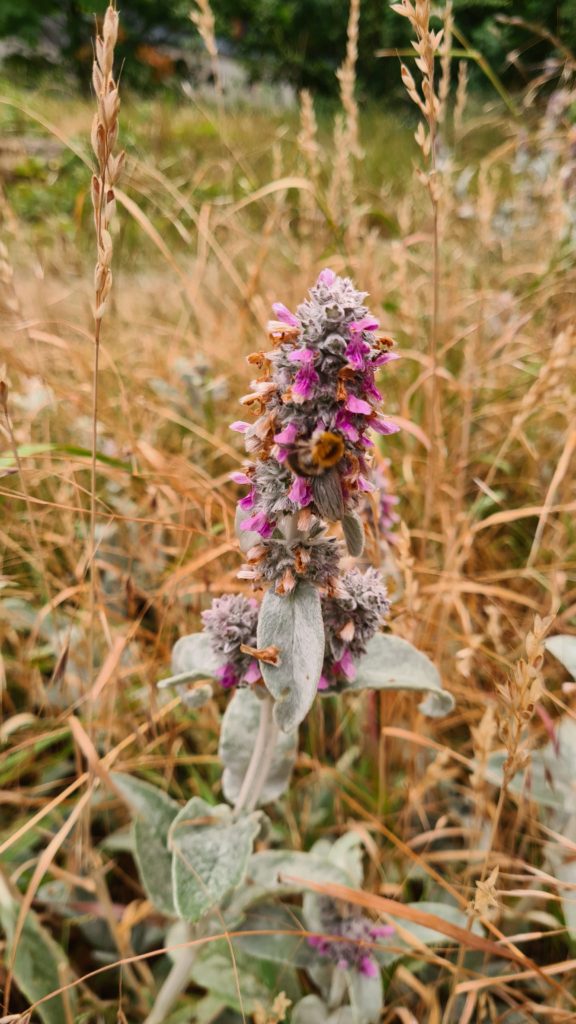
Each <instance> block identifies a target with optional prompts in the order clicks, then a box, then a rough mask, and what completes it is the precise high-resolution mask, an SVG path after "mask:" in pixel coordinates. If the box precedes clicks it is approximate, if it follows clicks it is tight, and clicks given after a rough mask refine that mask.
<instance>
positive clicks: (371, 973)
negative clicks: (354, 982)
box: [358, 956, 380, 978]
mask: <svg viewBox="0 0 576 1024" xmlns="http://www.w3.org/2000/svg"><path fill="white" fill-rule="evenodd" d="M358 970H359V971H360V974H363V975H364V977H365V978H377V977H378V975H379V973H380V968H379V966H378V964H377V962H376V960H375V959H374V957H372V956H363V957H362V959H361V960H360V963H359V964H358Z"/></svg>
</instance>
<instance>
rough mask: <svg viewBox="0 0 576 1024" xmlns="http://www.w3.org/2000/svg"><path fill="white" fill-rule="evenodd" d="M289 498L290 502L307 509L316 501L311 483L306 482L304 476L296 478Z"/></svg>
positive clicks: (289, 492)
mask: <svg viewBox="0 0 576 1024" xmlns="http://www.w3.org/2000/svg"><path fill="white" fill-rule="evenodd" d="M288 497H289V498H290V501H293V502H294V503H295V504H296V505H300V508H306V506H307V505H310V504H311V502H312V501H313V499H314V494H313V492H312V485H311V483H310V481H309V480H306V479H305V477H303V476H296V477H294V483H293V484H292V487H291V488H290V490H289V491H288Z"/></svg>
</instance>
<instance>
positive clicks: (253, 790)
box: [234, 694, 278, 814]
mask: <svg viewBox="0 0 576 1024" xmlns="http://www.w3.org/2000/svg"><path fill="white" fill-rule="evenodd" d="M273 710H274V701H273V700H272V698H271V697H270V696H269V694H266V696H265V697H264V698H263V700H262V701H261V703H260V723H259V725H258V732H257V734H256V742H255V744H254V750H253V751H252V757H251V758H250V763H249V765H248V768H247V769H246V775H245V776H244V781H243V782H242V785H241V787H240V792H239V794H238V798H237V800H236V803H235V805H234V812H235V813H236V814H238V813H239V812H240V811H253V810H254V808H255V807H256V805H257V803H258V799H259V797H260V794H261V792H262V790H263V788H264V784H265V782H266V779H267V778H268V773H269V771H270V765H271V764H272V758H273V757H274V750H275V748H276V740H277V738H278V726H277V725H276V722H275V721H274V717H273V714H272V712H273Z"/></svg>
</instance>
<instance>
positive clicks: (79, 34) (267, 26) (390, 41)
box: [0, 0, 576, 97]
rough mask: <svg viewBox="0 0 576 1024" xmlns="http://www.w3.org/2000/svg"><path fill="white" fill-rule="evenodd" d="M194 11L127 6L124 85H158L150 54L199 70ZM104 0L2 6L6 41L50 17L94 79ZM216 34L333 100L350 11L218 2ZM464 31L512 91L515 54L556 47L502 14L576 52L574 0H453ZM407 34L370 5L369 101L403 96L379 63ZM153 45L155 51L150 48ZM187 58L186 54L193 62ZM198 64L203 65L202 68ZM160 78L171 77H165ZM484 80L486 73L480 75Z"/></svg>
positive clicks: (36, 33) (381, 7)
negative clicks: (96, 23) (97, 20)
mask: <svg viewBox="0 0 576 1024" xmlns="http://www.w3.org/2000/svg"><path fill="white" fill-rule="evenodd" d="M191 6H192V4H191V3H189V2H188V0H174V2H173V3H171V4H158V3H156V2H155V0H126V3H124V4H123V5H122V34H121V38H120V40H119V45H118V57H119V60H120V61H121V62H122V63H123V78H124V80H125V81H128V82H132V83H134V84H136V85H137V86H140V87H149V86H153V85H154V84H155V83H157V81H158V78H159V68H158V67H156V66H155V64H154V58H153V56H152V59H150V56H151V52H152V51H155V53H156V54H158V55H160V56H161V55H163V54H165V55H166V56H169V55H170V54H171V55H172V57H173V58H174V60H173V68H172V70H173V71H174V72H175V73H176V74H177V75H178V74H182V73H183V74H185V75H187V76H188V75H190V74H192V75H193V74H194V73H195V69H194V62H191V61H190V60H189V55H191V54H192V53H194V52H196V54H197V55H199V54H200V53H201V51H202V47H201V43H200V40H199V37H198V34H197V32H196V29H195V27H194V26H193V24H192V23H191V21H190V18H189V11H190V8H191ZM105 7H106V0H66V2H65V3H59V2H57V0H44V2H43V3H42V4H38V3H36V0H23V2H16V0H4V3H2V5H0V38H2V37H4V36H16V37H18V38H20V39H22V40H24V41H25V42H26V43H28V44H29V45H34V44H36V43H38V41H39V40H41V39H42V38H43V35H44V34H45V26H46V19H48V21H49V22H51V23H52V26H53V27H55V26H58V33H55V32H54V31H51V32H50V35H51V37H54V36H57V38H58V46H59V48H60V50H61V53H62V57H63V59H64V62H65V63H66V64H67V65H68V66H69V67H72V68H74V69H75V70H76V72H77V74H78V77H79V80H80V81H82V80H84V79H85V81H86V82H87V81H88V80H89V63H90V59H91V46H90V40H91V37H92V35H93V17H94V12H96V14H97V15H101V14H102V13H103V11H104V9H105ZM212 7H213V10H214V13H215V16H216V31H217V36H218V42H219V46H220V49H221V50H222V51H223V52H225V53H229V54H232V55H233V56H235V57H237V58H238V59H239V60H241V61H242V62H243V63H244V64H245V65H246V67H247V69H248V71H249V74H250V76H251V77H252V78H253V79H256V80H258V79H261V78H266V79H271V80H274V81H286V82H289V83H291V84H292V85H294V86H295V87H297V88H304V87H305V88H310V89H312V90H314V91H315V92H316V93H317V94H322V95H326V96H329V95H335V94H336V92H337V88H338V84H337V80H336V75H335V73H336V69H337V68H338V66H339V65H340V64H341V63H342V60H343V58H344V54H345V50H346V26H347V21H348V4H347V3H340V4H334V3H332V2H331V0H214V2H213V4H212ZM454 14H455V18H456V25H457V27H458V29H459V30H460V31H461V32H463V33H464V36H465V37H467V39H468V40H469V41H470V43H471V44H472V45H473V46H475V47H477V48H478V49H479V50H480V52H481V53H483V54H484V55H485V56H486V57H487V59H488V61H489V62H490V63H491V64H492V65H493V67H494V70H495V71H496V72H497V73H498V74H500V73H501V72H502V71H505V70H507V72H508V79H509V83H508V84H514V83H515V82H518V81H521V80H522V72H521V69H520V73H519V70H518V68H517V67H515V66H514V64H510V62H509V61H508V55H509V54H510V53H513V52H514V51H518V52H519V53H521V52H522V51H523V50H524V49H525V48H526V47H529V53H528V57H527V60H529V61H530V63H531V64H534V63H535V62H537V61H539V60H541V59H542V58H544V57H546V56H549V55H550V53H551V52H552V51H553V45H552V44H551V42H550V41H545V40H541V41H540V42H537V43H536V45H535V46H534V42H535V39H534V35H533V33H531V32H530V30H528V29H526V28H523V27H522V26H519V25H509V24H506V23H503V22H502V21H501V20H500V16H501V15H504V16H505V17H506V16H507V17H521V18H523V19H525V20H526V22H532V23H533V24H534V25H536V26H541V27H542V28H544V29H547V30H548V31H549V32H552V33H555V34H557V35H559V36H560V38H561V40H562V42H563V44H564V45H565V46H566V47H568V48H571V49H573V50H574V49H576V0H562V2H558V0H526V2H525V3H522V4H519V3H518V2H517V0H455V3H454ZM408 37H409V28H408V24H407V22H406V20H405V19H403V18H399V17H398V16H397V15H396V14H395V13H394V12H393V11H392V10H391V9H390V5H389V4H382V3H381V2H380V0H363V3H362V7H361V17H360V36H359V59H358V68H357V72H358V83H359V88H360V93H361V94H362V95H372V96H379V97H380V96H384V95H386V94H388V93H389V92H390V90H391V89H398V78H399V76H398V60H397V58H395V57H391V58H389V59H383V58H379V57H377V56H376V53H377V51H378V50H381V49H385V50H392V51H395V50H396V49H402V48H404V47H405V46H406V45H408V43H409V38H408ZM147 48H148V51H147ZM187 55H188V56H187ZM196 63H197V62H196ZM160 74H161V75H162V77H164V76H165V74H166V71H163V72H160ZM477 78H478V79H479V76H477Z"/></svg>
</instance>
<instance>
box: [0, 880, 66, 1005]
mask: <svg viewBox="0 0 576 1024" xmlns="http://www.w3.org/2000/svg"><path fill="white" fill-rule="evenodd" d="M19 911H20V901H19V899H18V897H17V896H16V894H14V895H13V893H12V891H11V889H10V887H9V884H8V882H6V881H5V879H4V877H3V876H2V875H1V874H0V926H1V928H2V931H3V932H4V934H5V935H6V939H7V946H6V949H5V951H4V964H5V966H8V964H9V963H10V962H11V957H12V943H13V940H14V931H15V928H16V922H17V920H18V913H19ZM13 971H14V979H15V981H16V984H17V985H18V988H19V989H20V991H21V992H22V994H23V995H24V996H26V998H27V999H28V1001H29V1002H30V1003H35V1002H37V1000H39V999H43V998H44V996H47V995H48V994H49V993H50V992H56V991H57V990H58V989H59V988H61V986H62V984H63V983H65V981H66V980H70V978H71V973H72V972H71V970H70V965H69V963H68V961H67V959H66V955H65V953H64V951H63V950H62V949H61V948H60V946H59V945H58V944H57V943H56V942H55V941H54V939H53V938H52V936H51V935H50V934H49V933H48V932H47V931H46V929H45V928H43V927H42V925H41V924H40V921H39V920H38V918H37V916H36V914H35V913H34V911H33V910H28V912H27V914H26V919H25V921H24V928H23V929H22V933H21V935H20V938H19V940H18V947H17V950H16V956H15V958H14V967H13ZM68 998H69V999H70V1001H71V1008H70V1010H71V1012H72V1010H73V1009H74V1007H75V995H74V991H73V990H71V991H69V992H68ZM36 1013H37V1014H38V1016H39V1017H40V1018H41V1019H42V1020H43V1021H44V1024H61V1022H62V1021H63V1020H65V1019H66V1009H65V1006H64V1002H63V1000H62V997H61V996H54V998H53V999H47V1000H46V1002H45V1003H42V1004H41V1005H40V1006H39V1007H38V1009H37V1011H36ZM24 1017H25V1015H24ZM24 1017H23V1018H22V1019H24ZM4 1019H5V1020H7V1019H12V1018H4Z"/></svg>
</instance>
